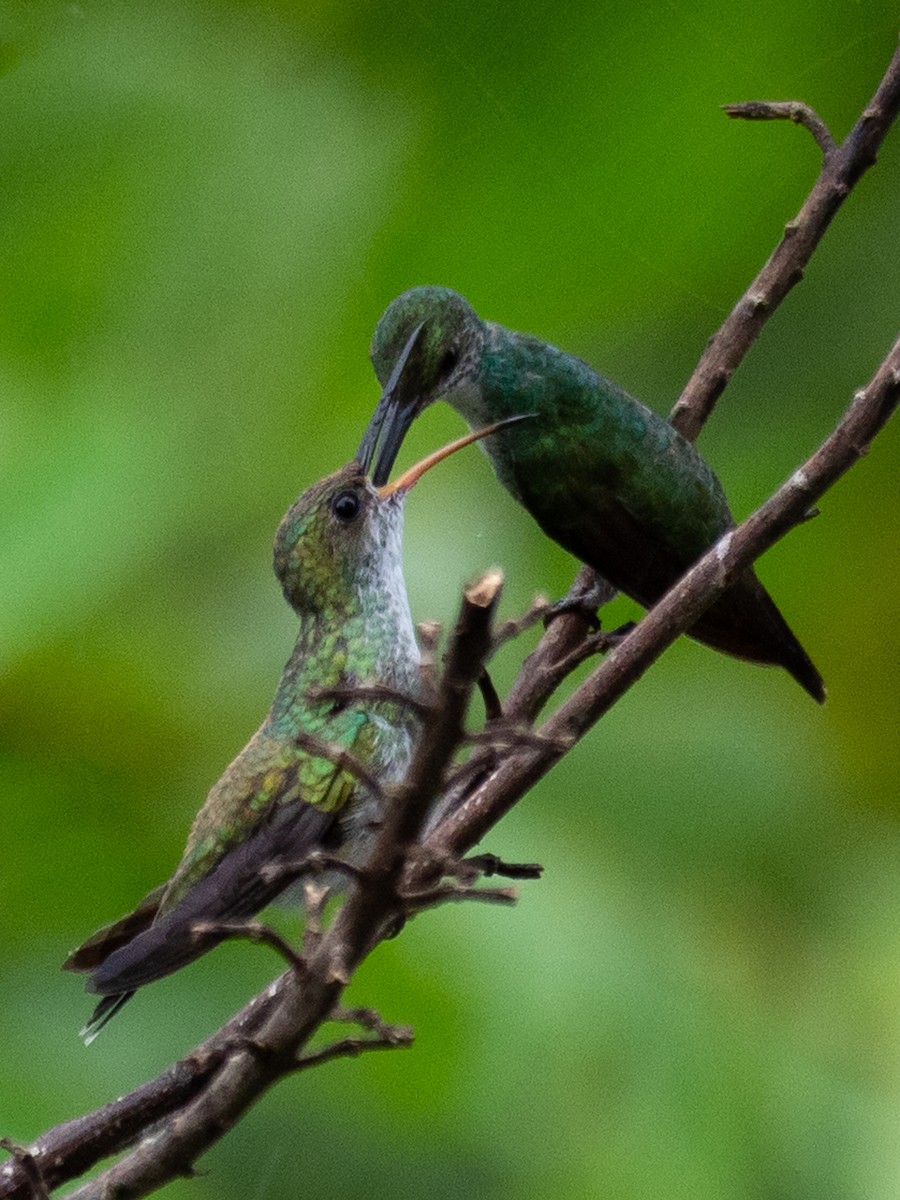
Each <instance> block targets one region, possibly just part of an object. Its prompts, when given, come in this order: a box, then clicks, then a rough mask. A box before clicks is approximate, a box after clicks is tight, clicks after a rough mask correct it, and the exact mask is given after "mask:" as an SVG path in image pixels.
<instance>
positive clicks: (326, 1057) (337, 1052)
mask: <svg viewBox="0 0 900 1200" xmlns="http://www.w3.org/2000/svg"><path fill="white" fill-rule="evenodd" d="M414 1041H415V1036H414V1034H413V1031H412V1030H411V1029H409V1028H407V1027H403V1026H400V1027H398V1028H396V1029H395V1030H394V1031H393V1033H392V1034H391V1036H389V1037H388V1036H385V1037H367V1038H366V1037H355V1038H342V1039H341V1040H340V1041H339V1042H332V1043H331V1045H330V1046H323V1047H322V1049H321V1050H311V1051H310V1052H309V1053H308V1054H304V1055H302V1056H301V1057H300V1058H298V1059H297V1063H296V1066H295V1070H297V1071H305V1070H307V1069H308V1068H309V1067H321V1066H322V1064H323V1063H327V1062H332V1061H333V1060H334V1059H336V1058H358V1057H359V1056H360V1054H367V1053H368V1052H369V1051H370V1050H408V1049H409V1047H410V1046H412V1044H413V1042H414Z"/></svg>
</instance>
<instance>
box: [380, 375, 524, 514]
mask: <svg viewBox="0 0 900 1200" xmlns="http://www.w3.org/2000/svg"><path fill="white" fill-rule="evenodd" d="M386 391H387V389H385V392H386ZM376 415H377V414H376ZM531 415H532V414H531V413H521V414H520V415H519V416H515V417H507V418H506V419H505V420H503V421H495V422H494V424H493V425H487V426H485V428H484V429H476V430H475V431H474V432H473V433H467V434H466V435H465V437H461V438H457V439H456V441H455V442H451V443H450V444H449V445H448V446H442V447H441V449H440V450H435V451H434V452H433V453H432V454H429V455H428V457H427V458H423V459H422V461H421V462H417V463H416V465H415V466H414V467H410V468H409V469H408V470H406V471H404V472H403V474H402V475H400V476H398V477H397V479H395V480H394V482H393V483H382V484H381V485H378V484H377V483H376V480H375V479H374V478H373V480H372V482H373V483H376V490H377V492H378V495H379V496H380V497H381V498H382V500H384V499H386V498H387V497H388V496H392V495H394V493H395V492H408V491H409V489H410V488H411V487H414V486H415V484H417V483H418V482H419V480H420V479H421V478H422V476H423V475H424V474H425V472H426V471H430V470H431V468H432V467H434V466H437V464H438V463H439V462H443V460H444V459H445V458H449V457H450V455H451V454H455V453H456V452H457V450H462V449H463V448H464V447H465V446H471V445H472V443H473V442H480V441H481V439H482V438H486V437H489V436H490V435H491V434H492V433H496V432H497V430H498V429H504V428H505V427H506V426H507V425H515V424H516V423H517V422H518V421H527V420H528V418H529V417H530V416H531ZM408 424H409V422H408V421H407V425H408ZM404 430H405V427H404ZM401 440H402V434H401ZM398 445H399V442H398ZM394 456H396V450H395V451H394ZM391 461H392V462H393V457H392V459H391Z"/></svg>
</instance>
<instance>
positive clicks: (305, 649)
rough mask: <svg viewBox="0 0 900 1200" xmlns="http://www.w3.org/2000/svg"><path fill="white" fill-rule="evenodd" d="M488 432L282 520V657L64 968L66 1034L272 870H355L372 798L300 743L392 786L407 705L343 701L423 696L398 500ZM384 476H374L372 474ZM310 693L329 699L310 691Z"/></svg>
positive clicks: (375, 814) (240, 911)
mask: <svg viewBox="0 0 900 1200" xmlns="http://www.w3.org/2000/svg"><path fill="white" fill-rule="evenodd" d="M498 428H499V425H498V424H494V425H492V426H491V428H490V429H488V430H482V431H479V432H478V433H475V434H471V435H469V436H467V437H465V438H460V439H458V440H457V441H456V442H453V443H451V444H450V445H449V446H445V447H444V448H443V449H442V450H438V451H436V452H435V453H434V454H431V455H429V456H428V457H427V458H425V459H423V460H422V461H421V462H420V463H417V464H416V466H414V467H412V468H410V470H408V471H406V472H405V473H404V474H403V475H401V476H400V477H399V478H398V479H396V480H395V481H394V482H393V483H384V484H382V485H381V486H379V487H375V486H373V484H372V483H371V482H370V480H369V479H368V478H367V475H366V470H367V468H368V465H369V463H370V462H371V457H369V458H363V459H361V460H358V461H355V462H351V463H349V464H348V465H347V466H345V467H342V468H341V469H340V470H338V471H335V472H334V474H333V475H329V476H328V477H327V478H326V479H323V480H322V481H321V482H319V483H317V484H314V485H313V486H312V487H311V488H309V489H308V490H307V491H305V492H304V493H303V494H302V495H301V496H300V498H299V499H298V500H297V501H296V503H295V504H293V505H292V506H291V508H290V509H289V510H288V512H287V513H286V515H285V517H284V519H283V520H282V522H281V524H280V525H279V527H278V532H277V534H276V536H275V551H274V568H275V574H276V575H277V577H278V580H279V582H280V583H281V587H282V590H283V592H284V595H285V598H286V599H287V601H288V603H289V604H290V606H291V607H292V608H293V610H294V611H295V613H296V614H297V616H298V617H299V618H300V630H299V633H298V636H297V642H296V645H295V646H294V650H293V653H292V654H291V657H290V659H289V660H288V662H287V664H286V666H285V668H284V672H283V674H282V676H281V681H280V683H279V685H278V690H277V692H276V694H275V699H274V701H273V703H272V707H271V709H270V710H269V713H268V715H267V716H266V719H265V720H264V721H263V724H262V725H261V727H260V728H259V729H258V730H257V731H256V733H255V734H254V735H253V737H252V738H251V739H250V741H249V742H248V743H247V745H246V746H245V747H244V749H243V750H242V751H241V753H240V754H239V755H238V756H237V758H236V759H235V760H234V762H232V763H231V765H230V766H229V767H228V768H227V770H226V771H225V773H224V775H222V777H221V779H219V781H218V782H217V783H216V784H215V785H214V786H213V788H212V790H211V791H210V793H209V795H208V796H207V799H206V803H205V804H204V805H203V808H202V809H201V810H200V812H199V813H198V815H197V817H196V819H195V821H194V824H193V827H192V829H191V832H190V836H189V837H188V841H187V846H186V848H185V851H184V855H183V857H182V859H181V862H180V863H179V865H178V868H177V870H176V871H175V874H174V875H173V876H172V878H171V879H170V880H169V881H168V882H167V883H164V884H162V885H161V886H160V887H158V888H156V889H155V890H154V891H152V892H151V893H150V894H149V895H148V896H146V897H145V898H144V900H142V901H141V903H140V904H139V905H138V907H137V909H135V911H134V912H133V913H130V914H129V915H128V916H126V917H123V918H122V919H121V920H119V921H116V922H114V923H113V924H111V925H107V926H105V927H104V928H103V929H101V930H99V931H98V932H97V933H95V934H94V935H93V936H92V937H91V938H89V939H88V940H87V941H86V942H85V943H84V944H83V945H82V946H80V947H79V948H78V949H77V950H75V951H74V952H73V953H72V954H71V955H70V956H69V958H68V959H67V961H66V962H65V963H64V968H65V969H66V970H70V971H86V972H89V976H88V981H87V990H88V991H89V992H94V993H96V994H99V995H100V996H101V997H102V999H101V1000H100V1002H99V1004H98V1005H97V1007H96V1009H95V1011H94V1013H93V1015H92V1017H91V1019H90V1021H89V1022H88V1024H87V1026H86V1027H85V1029H84V1030H82V1035H83V1036H84V1038H85V1042H86V1043H87V1042H90V1041H92V1040H93V1038H94V1037H96V1035H97V1034H98V1033H99V1032H100V1030H101V1029H102V1028H103V1026H104V1025H105V1024H106V1023H107V1021H109V1020H110V1018H111V1017H113V1016H114V1015H115V1013H116V1012H118V1010H119V1009H120V1008H121V1007H122V1005H123V1004H124V1003H125V1002H126V1000H128V999H129V997H130V996H131V995H132V994H133V992H134V991H135V989H136V988H139V987H142V986H143V985H144V984H146V983H150V982H152V981H153V980H155V979H160V978H161V977H162V976H164V975H168V974H169V973H170V972H172V971H175V970H177V969H178V968H179V967H182V966H184V965H185V964H186V963H188V962H190V961H191V960H193V959H195V958H197V957H199V956H200V955H201V954H204V953H206V952H207V951H208V950H211V949H212V947H213V946H215V945H216V944H217V943H218V942H219V941H221V940H222V934H221V933H219V934H218V935H217V934H216V933H215V932H211V933H208V934H206V935H203V934H200V935H199V936H198V933H197V931H196V927H197V926H198V925H202V924H204V923H207V924H215V923H222V922H234V921H242V920H245V919H247V918H248V917H250V916H252V915H253V914H254V913H256V912H258V911H259V909H261V908H263V907H264V906H265V905H266V904H268V903H269V901H271V900H273V899H275V897H276V896H277V895H278V894H279V892H281V891H283V890H284V888H285V886H286V884H285V880H284V876H282V877H281V879H280V881H279V879H278V877H277V870H275V871H273V870H272V869H273V868H274V869H277V868H278V866H279V865H280V864H281V865H283V864H289V863H297V862H298V861H301V860H302V859H303V858H304V857H306V856H307V855H309V854H310V853H311V852H312V851H314V850H316V849H325V850H328V851H329V852H330V853H340V854H341V855H342V856H343V857H344V858H345V859H347V860H348V861H350V862H353V863H356V864H359V863H361V862H364V861H365V858H366V856H367V854H368V852H369V851H370V849H371V846H372V843H373V839H374V836H375V831H376V829H377V827H378V824H379V819H380V816H381V813H380V805H379V801H378V799H377V797H376V795H375V794H373V791H372V789H370V788H368V787H367V786H366V784H365V783H364V782H363V780H362V779H361V778H360V776H359V774H354V773H353V772H352V771H351V770H348V769H347V768H346V767H344V766H341V765H337V764H336V763H335V762H333V761H332V760H331V759H330V758H325V757H322V756H320V755H319V754H317V753H315V749H316V747H315V745H313V747H312V748H310V743H309V740H308V739H309V738H310V737H312V738H314V739H320V740H324V741H326V742H329V743H331V744H332V745H337V746H340V747H341V748H343V749H345V750H346V751H348V752H349V753H350V754H351V755H352V756H353V758H354V759H355V760H356V761H357V762H358V763H359V764H361V766H362V767H363V768H364V769H365V771H366V772H367V773H368V774H370V775H371V776H374V777H375V778H376V779H377V780H378V782H379V784H380V785H382V786H384V785H389V784H391V783H394V782H397V781H398V780H399V779H401V778H402V777H403V775H404V774H405V772H406V769H407V767H408V765H409V762H410V759H411V756H412V751H413V747H414V743H415V739H416V735H417V730H418V721H417V718H416V717H415V716H414V715H413V712H412V710H411V707H410V706H409V705H404V704H403V703H401V702H399V701H393V700H390V699H377V700H373V699H368V698H366V699H363V698H360V699H354V698H353V689H354V688H355V687H372V686H384V687H386V688H390V689H392V690H394V691H397V692H399V693H403V694H404V695H406V696H409V697H412V698H413V699H420V700H421V699H423V695H422V691H423V685H422V677H421V673H420V669H419V662H420V659H419V650H418V647H417V644H416V638H415V632H414V630H413V624H412V618H411V616H410V610H409V601H408V599H407V595H406V587H405V584H404V581H403V572H402V562H401V541H402V529H403V507H404V501H405V498H406V495H407V494H408V492H409V490H410V488H412V487H413V485H414V484H415V483H416V482H417V481H418V480H419V479H420V478H421V476H422V475H423V474H424V473H425V472H426V471H428V470H429V469H430V468H431V467H432V466H434V465H435V464H436V463H438V462H440V461H441V460H442V459H443V458H446V457H447V456H448V455H450V454H453V453H454V452H455V451H457V450H459V449H462V447H463V446H465V445H468V444H469V443H471V442H473V441H476V440H477V439H478V438H480V437H483V436H486V435H487V434H488V433H491V432H493V431H494V430H496V429H498ZM389 470H390V468H389V467H388V468H386V469H385V470H384V471H381V470H380V464H379V473H380V474H384V475H387V474H388V472H389ZM326 689H330V690H331V692H332V695H331V696H329V697H322V696H321V695H317V693H321V692H322V691H324V690H326ZM335 691H337V692H339V693H340V695H339V696H338V697H337V698H336V697H335V695H334V692H335Z"/></svg>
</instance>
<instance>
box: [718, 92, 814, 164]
mask: <svg viewBox="0 0 900 1200" xmlns="http://www.w3.org/2000/svg"><path fill="white" fill-rule="evenodd" d="M722 108H723V109H724V111H725V112H726V113H727V114H728V116H729V117H733V118H739V119H741V120H744V121H793V122H794V124H795V125H802V126H803V127H804V128H805V129H808V130H809V132H810V133H811V134H812V135H813V137H814V138H815V141H816V145H817V146H818V147H819V149H820V150H821V151H822V155H823V157H824V158H825V160H826V162H827V160H828V158H829V157H830V156H831V155H832V154H833V153H834V152H835V150H837V143H836V142H835V140H834V138H833V137H832V136H831V130H830V129H829V128H828V126H827V125H826V124H825V122H824V121H823V120H822V118H821V117H820V116H819V114H818V113H817V112H816V111H815V109H813V108H810V106H809V105H808V104H804V103H803V101H802V100H748V101H746V102H745V103H743V104H723V105H722Z"/></svg>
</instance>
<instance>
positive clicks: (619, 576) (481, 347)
mask: <svg viewBox="0 0 900 1200" xmlns="http://www.w3.org/2000/svg"><path fill="white" fill-rule="evenodd" d="M371 356H372V363H373V366H374V368H375V373H376V375H377V376H378V380H379V382H380V383H381V385H382V389H383V390H382V394H381V399H380V400H379V403H378V407H377V408H376V410H375V412H374V414H373V416H372V419H371V421H370V423H369V426H368V428H367V430H366V433H365V435H364V437H363V441H362V444H361V446H360V453H361V454H363V455H366V454H368V455H370V456H371V455H372V454H373V453H374V450H375V448H376V446H379V445H380V447H381V449H380V457H379V463H378V469H377V470H376V472H375V474H374V476H373V479H374V481H375V483H376V484H378V483H381V482H383V479H382V475H386V473H387V472H389V471H390V469H391V467H392V465H393V462H394V459H395V457H396V455H397V451H398V450H399V447H400V444H401V442H402V440H403V437H404V435H405V433H406V431H407V429H408V428H409V426H410V424H411V423H412V421H413V420H414V419H415V417H416V416H417V415H418V413H420V412H421V411H422V409H423V408H425V406H426V405H428V404H431V403H432V402H433V401H435V400H440V399H444V400H446V401H447V403H448V404H450V405H452V406H453V408H455V409H456V411H457V412H458V413H459V414H460V415H461V416H462V417H464V418H465V420H466V421H467V422H468V423H469V425H470V426H473V427H477V426H479V425H483V424H485V423H486V422H488V421H496V420H498V419H501V418H503V417H505V416H508V415H509V414H511V413H513V412H516V413H522V414H525V413H531V414H533V419H532V420H529V421H527V422H524V423H523V424H521V425H519V426H517V427H516V428H513V429H510V430H509V431H507V432H506V433H505V434H504V435H503V437H502V438H496V437H489V438H487V439H486V440H485V441H484V443H483V446H482V448H483V449H484V451H485V452H486V453H487V455H488V458H489V459H490V460H491V463H492V464H493V467H494V471H495V472H496V474H497V477H498V479H499V480H500V482H501V483H502V484H503V486H504V487H505V488H506V489H507V491H509V492H510V493H511V494H512V495H513V496H514V497H515V498H516V500H518V501H519V502H520V503H521V504H522V505H524V507H525V508H526V509H527V510H528V511H529V512H530V513H531V515H532V516H533V517H534V518H535V520H536V521H537V522H538V524H539V525H540V526H541V528H542V529H543V530H544V532H545V533H546V534H548V535H549V536H550V537H552V538H553V539H554V540H555V541H557V542H559V543H560V545H561V546H564V547H565V549H567V550H568V551H570V553H572V554H574V555H575V556H576V557H577V558H579V559H580V560H581V561H582V562H586V563H589V564H590V565H591V566H592V567H594V568H595V569H596V570H597V571H599V572H600V574H601V575H603V576H604V577H605V578H606V579H608V580H609V582H610V583H611V584H612V585H613V586H614V587H615V588H617V589H618V590H619V591H621V592H624V593H625V594H626V595H628V596H631V597H632V598H633V599H634V600H637V601H638V602H639V603H640V604H642V605H643V606H644V607H645V608H649V607H650V606H651V605H652V604H654V602H655V601H657V600H658V599H659V598H660V597H661V596H662V595H663V594H664V593H665V592H666V591H667V590H668V589H669V588H670V587H671V586H672V584H674V583H675V582H676V581H677V580H678V579H679V577H680V576H681V575H683V574H684V573H685V571H687V569H688V568H689V567H690V566H691V565H692V564H693V563H694V562H695V561H696V560H697V559H698V558H700V556H701V555H702V554H703V553H704V552H705V551H706V550H708V549H709V548H710V547H711V546H712V545H713V544H714V543H715V542H716V541H717V540H718V539H719V538H720V537H721V536H722V534H724V533H725V532H726V531H727V530H729V529H731V528H732V527H733V526H734V520H733V518H732V516H731V513H730V511H729V508H728V503H727V501H726V499H725V494H724V492H723V491H722V486H721V484H720V483H719V480H718V479H717V478H716V476H715V475H714V473H713V471H712V470H711V468H710V467H709V466H708V465H707V464H706V462H705V461H704V460H703V459H702V458H701V456H700V454H699V453H698V452H697V450H696V449H695V447H694V446H693V445H692V444H691V443H690V442H688V441H687V440H686V439H685V438H684V437H682V436H681V434H679V433H678V432H677V431H676V430H675V429H673V428H672V426H671V425H670V424H669V423H668V421H665V420H664V419H663V418H662V417H660V416H658V415H657V414H656V413H654V412H652V411H651V410H650V409H649V408H647V407H646V406H645V405H643V404H641V403H640V401H638V400H635V399H634V398H633V397H632V396H629V395H628V393H627V392H625V391H623V390H622V388H620V387H619V386H618V385H617V384H615V383H613V382H612V380H610V379H607V378H606V377H605V376H603V375H600V374H599V373H598V372H597V371H595V370H594V369H593V368H592V367H590V366H588V365H587V363H585V362H583V361H582V360H581V359H579V358H575V357H574V356H573V355H571V354H566V353H565V352H564V351H562V350H558V349H557V348H556V347H555V346H550V345H548V344H547V343H546V342H542V341H540V340H538V339H537V338H534V337H530V336H529V335H527V334H522V333H514V332H512V331H511V330H509V329H504V328H503V327H502V326H501V325H495V324H493V323H492V322H490V321H482V320H481V319H480V318H479V317H478V315H477V314H476V313H475V311H474V310H473V309H472V307H471V305H470V304H469V303H468V301H467V300H465V299H464V298H463V297H462V296H460V295H459V294H458V293H456V292H453V291H451V290H450V289H449V288H441V287H417V288H412V289H411V290H410V291H408V292H404V293H403V295H401V296H399V297H398V298H397V299H396V300H394V301H393V303H392V304H390V305H389V307H388V308H387V310H386V311H385V313H384V314H383V316H382V317H381V319H380V321H379V322H378V325H377V327H376V329H375V334H374V337H373V339H372V348H371ZM690 635H691V636H692V637H694V638H696V639H697V640H698V641H700V642H704V643H705V644H706V645H708V646H712V647H713V648H714V649H716V650H722V651H724V652H725V653H726V654H733V655H735V656H736V657H737V658H744V659H748V660H749V661H751V662H756V663H767V664H776V665H778V666H782V667H784V668H785V669H786V670H787V671H789V672H790V674H791V675H793V677H794V678H795V679H796V680H797V682H798V683H799V684H800V685H801V687H804V688H805V689H806V691H807V692H809V694H810V695H811V696H812V697H813V699H815V700H817V701H819V702H820V703H821V702H822V701H823V700H824V699H825V687H824V684H823V682H822V678H821V676H820V675H819V672H818V671H817V670H816V668H815V666H814V665H813V663H812V662H811V661H810V659H809V657H808V656H807V654H806V652H805V651H804V649H803V647H802V646H801V645H800V643H799V642H798V641H797V639H796V637H795V636H794V634H793V633H792V632H791V630H790V629H789V627H788V625H787V622H786V621H785V620H784V618H783V617H782V615H781V613H780V612H779V611H778V608H777V607H776V605H775V602H774V601H773V600H772V598H771V597H770V596H769V594H768V592H767V591H766V590H765V588H764V587H763V586H762V584H761V583H760V582H759V580H758V579H757V577H756V575H755V573H754V571H753V570H752V568H748V569H747V570H746V571H745V572H744V573H743V574H742V575H741V576H740V578H739V579H738V580H737V582H736V583H735V584H734V586H733V587H731V588H730V589H729V591H728V592H726V593H725V594H724V595H723V596H722V597H721V598H720V599H719V600H717V601H716V602H715V603H714V604H713V605H712V606H711V607H710V608H709V609H707V611H706V612H705V613H704V614H703V616H702V617H700V619H699V620H698V621H697V622H696V623H695V624H694V626H693V627H692V628H691V630H690Z"/></svg>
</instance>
